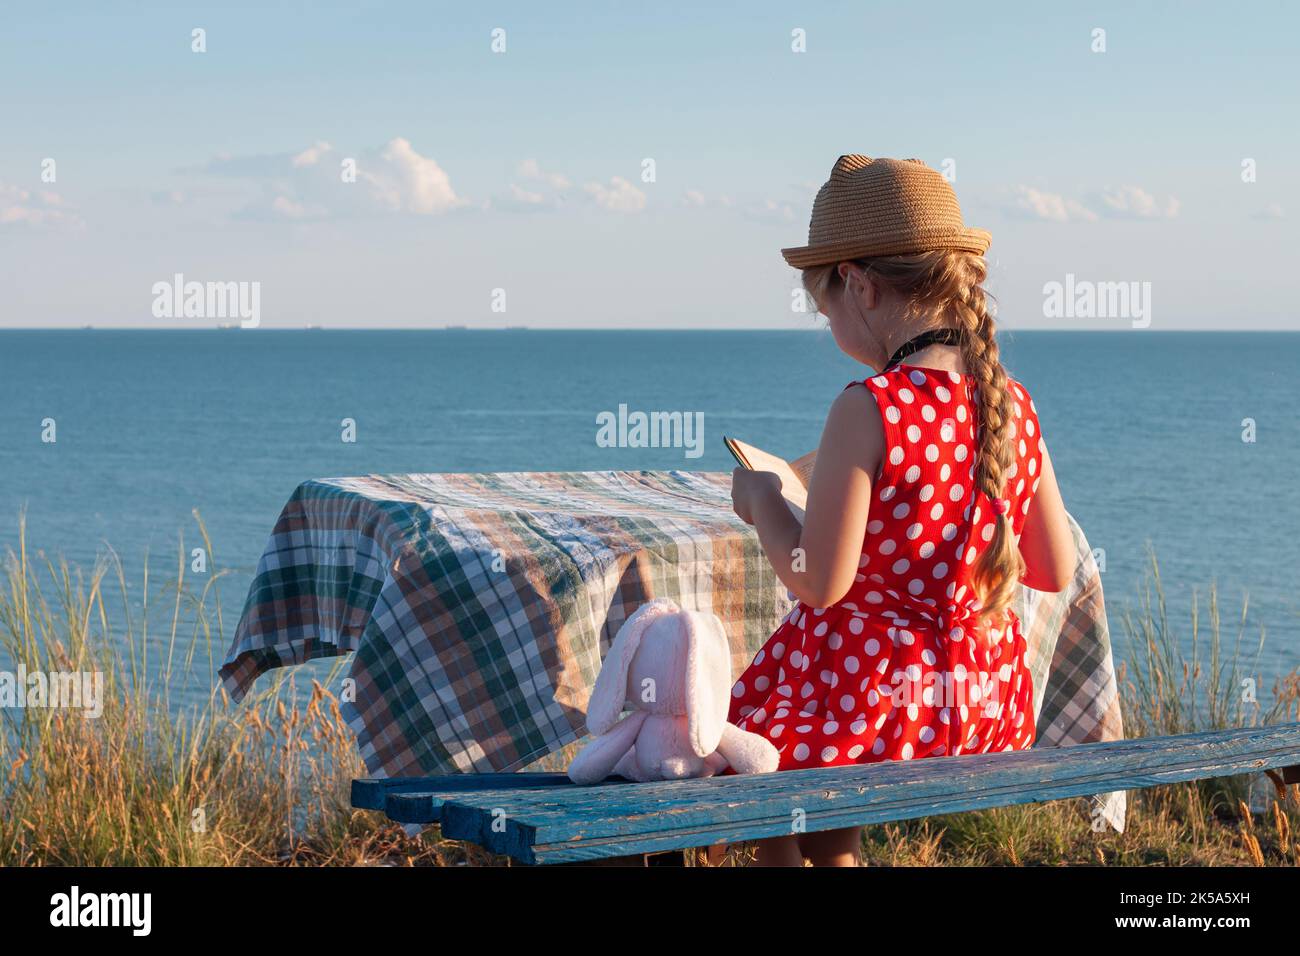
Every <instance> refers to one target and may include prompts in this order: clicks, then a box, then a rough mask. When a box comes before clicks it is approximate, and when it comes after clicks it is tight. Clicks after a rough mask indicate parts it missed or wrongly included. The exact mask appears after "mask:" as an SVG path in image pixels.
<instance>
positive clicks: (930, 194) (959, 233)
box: [781, 154, 993, 269]
mask: <svg viewBox="0 0 1300 956" xmlns="http://www.w3.org/2000/svg"><path fill="white" fill-rule="evenodd" d="M992 239H993V237H992V236H990V235H989V234H988V233H987V232H985V231H984V230H983V229H968V228H966V226H965V225H964V224H963V223H962V221H961V207H960V206H959V205H957V195H956V193H954V192H953V191H952V187H951V186H950V185H948V180H946V179H944V178H943V176H942V175H940V174H939V173H938V172H937V171H935V170H933V169H931V168H930V167H929V166H927V165H925V163H923V162H921V161H920V160H919V159H872V158H871V157H870V156H859V155H857V154H850V155H848V156H841V157H840V158H839V159H838V160H836V161H835V167H834V168H833V169H832V170H831V178H830V179H828V180H826V184H825V185H824V186H822V188H821V189H820V190H818V192H817V199H816V201H815V202H814V203H813V211H812V218H811V220H809V223H808V245H806V246H795V247H793V248H790V249H782V250H781V255H783V256H785V261H786V262H788V263H790V265H792V266H793V267H794V268H796V269H807V268H808V267H810V266H820V265H827V264H830V263H835V262H843V261H844V260H846V259H861V258H863V257H865V256H889V255H906V254H908V253H913V252H931V251H935V250H939V249H954V250H961V251H965V252H977V253H980V254H981V255H982V254H983V253H984V252H985V251H986V250H987V249H988V247H989V243H990V242H991V241H992Z"/></svg>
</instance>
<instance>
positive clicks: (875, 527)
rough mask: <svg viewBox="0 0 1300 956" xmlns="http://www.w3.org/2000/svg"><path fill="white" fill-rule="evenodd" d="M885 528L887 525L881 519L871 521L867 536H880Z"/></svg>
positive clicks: (868, 525)
mask: <svg viewBox="0 0 1300 956" xmlns="http://www.w3.org/2000/svg"><path fill="white" fill-rule="evenodd" d="M884 527H885V523H884V522H883V521H881V520H880V519H879V518H874V519H872V520H871V521H868V522H867V534H880V532H881V531H882V530H883V529H884ZM862 566H863V565H858V567H862Z"/></svg>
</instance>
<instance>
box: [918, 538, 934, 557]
mask: <svg viewBox="0 0 1300 956" xmlns="http://www.w3.org/2000/svg"><path fill="white" fill-rule="evenodd" d="M916 553H917V554H919V555H920V556H921V557H923V558H928V557H930V555H932V554H934V542H933V541H926V542H924V543H923V544H922V545H921V547H919V548H917V550H916Z"/></svg>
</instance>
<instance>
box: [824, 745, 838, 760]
mask: <svg viewBox="0 0 1300 956" xmlns="http://www.w3.org/2000/svg"><path fill="white" fill-rule="evenodd" d="M839 755H840V752H839V751H838V750H837V749H835V748H834V747H823V748H822V763H830V762H831V761H832V760H834V759H835V758H836V757H838V756H839Z"/></svg>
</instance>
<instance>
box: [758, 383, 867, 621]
mask: <svg viewBox="0 0 1300 956" xmlns="http://www.w3.org/2000/svg"><path fill="white" fill-rule="evenodd" d="M884 444H885V436H884V430H883V429H882V428H881V425H880V415H879V412H878V411H877V410H876V402H875V399H874V398H873V397H872V396H871V393H870V392H869V391H868V390H867V389H865V388H848V389H845V390H844V391H843V392H841V393H840V395H839V397H838V398H836V399H835V403H834V404H833V405H832V406H831V410H830V414H829V415H828V416H827V417H826V427H825V428H824V429H823V431H822V440H821V445H820V446H819V447H818V449H817V461H816V464H815V465H814V466H813V477H812V484H811V485H810V486H809V489H808V513H807V515H806V516H805V517H804V523H803V526H802V527H800V525H799V522H798V520H797V519H796V518H795V516H794V515H793V514H792V513H791V512H790V509H789V508H788V507H787V506H786V503H785V499H784V498H782V497H781V487H780V481H779V479H777V477H776V476H775V475H773V474H771V473H770V472H753V471H746V470H744V469H737V470H736V472H735V473H734V474H733V476H732V498H733V500H734V502H735V505H736V513H737V514H738V515H740V517H741V518H742V519H743V520H744V521H746V522H748V523H750V524H752V525H754V528H755V530H757V531H758V540H759V541H760V542H761V543H762V545H763V551H764V552H765V553H766V554H767V558H768V560H769V561H770V562H771V563H772V567H773V569H775V571H776V574H777V577H779V578H780V579H781V582H782V583H783V584H784V585H785V586H786V587H787V588H789V589H790V591H791V593H792V594H794V596H795V597H796V598H798V599H799V600H800V601H803V602H804V603H805V604H809V605H811V606H813V607H829V606H830V605H832V604H834V603H835V602H836V601H839V600H840V599H841V598H843V597H844V595H845V594H847V593H848V591H849V588H850V587H851V586H852V584H853V579H854V576H855V575H856V574H857V573H858V559H859V558H860V557H861V556H862V542H863V540H864V538H865V537H866V532H867V511H868V510H869V508H870V506H871V486H872V481H873V478H874V476H875V474H876V470H877V468H878V467H879V465H880V459H881V455H882V454H883V449H884Z"/></svg>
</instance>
